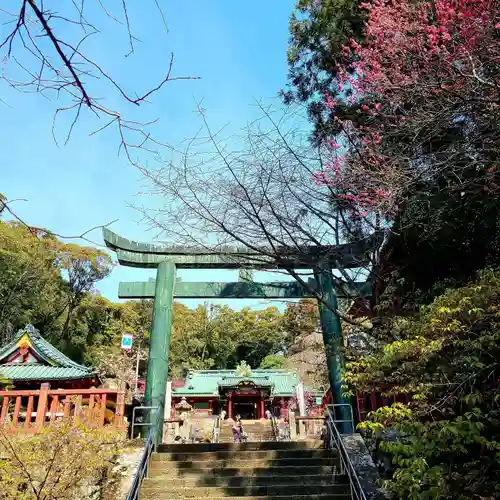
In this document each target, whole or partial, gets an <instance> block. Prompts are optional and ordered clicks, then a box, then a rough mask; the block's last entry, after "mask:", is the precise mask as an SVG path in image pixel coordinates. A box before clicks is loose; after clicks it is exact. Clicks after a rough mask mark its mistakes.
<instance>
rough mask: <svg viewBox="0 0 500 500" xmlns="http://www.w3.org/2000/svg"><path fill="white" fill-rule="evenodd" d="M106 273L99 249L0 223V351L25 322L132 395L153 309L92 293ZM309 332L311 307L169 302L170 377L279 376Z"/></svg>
mask: <svg viewBox="0 0 500 500" xmlns="http://www.w3.org/2000/svg"><path fill="white" fill-rule="evenodd" d="M111 269H112V266H111V261H110V259H109V257H108V255H107V254H105V253H103V252H102V251H100V250H97V249H93V248H88V247H83V246H79V245H76V244H66V243H63V242H60V241H58V240H57V238H55V237H54V236H52V235H51V233H50V232H48V231H43V230H29V229H28V228H26V226H24V225H21V224H17V223H12V222H2V221H0V335H1V336H2V337H0V344H4V343H6V342H7V341H9V340H10V338H11V337H12V334H13V333H14V332H15V331H17V329H19V328H21V327H23V326H24V325H26V324H27V323H32V324H34V325H35V326H36V327H37V328H38V329H39V330H40V331H41V332H42V334H43V335H44V336H45V337H46V338H47V339H48V340H49V341H50V342H52V343H53V344H54V345H55V346H56V347H58V348H59V349H61V350H62V351H63V352H64V353H65V354H67V355H68V356H69V357H71V358H72V359H73V360H75V361H76V362H78V363H82V364H85V365H89V366H93V367H96V368H97V369H98V371H99V372H100V374H101V376H102V378H104V379H108V378H112V379H114V381H115V383H117V384H118V386H120V387H121V388H122V389H125V390H129V395H130V391H131V390H133V389H134V386H135V383H134V381H135V374H136V364H137V360H139V376H144V374H145V373H146V369H147V353H148V348H149V335H150V331H151V322H152V312H153V311H152V302H151V301H128V302H120V303H114V302H111V301H110V300H108V299H106V298H104V297H102V296H100V295H99V294H98V293H96V288H97V286H98V283H99V281H100V280H101V279H103V278H104V277H106V276H107V275H108V274H109V273H110V272H111ZM316 327H317V307H316V304H315V302H314V301H310V300H309V301H300V302H299V303H297V304H295V303H290V304H289V305H288V306H287V308H286V311H285V313H284V314H283V313H281V312H280V311H279V310H278V309H277V308H276V307H268V308H266V309H263V310H251V309H249V308H244V309H242V310H241V311H234V310H232V309H230V308H229V307H227V306H207V305H204V306H199V307H197V308H196V309H194V310H191V309H188V308H187V307H186V306H184V305H182V304H178V303H175V304H174V314H173V332H172V340H171V349H170V356H169V369H170V375H171V376H172V377H182V376H183V375H184V374H185V372H186V370H187V369H190V368H191V369H209V368H218V369H224V368H228V369H229V368H234V367H235V366H236V365H238V363H240V362H241V361H243V360H244V361H246V362H247V363H248V365H249V366H250V367H252V368H257V367H259V366H261V365H262V363H264V365H263V366H268V367H270V368H271V367H277V366H279V367H282V366H284V358H283V356H278V354H280V353H287V352H288V351H289V350H290V347H291V346H292V344H294V343H295V341H296V339H297V338H298V337H300V336H304V335H308V334H309V333H310V332H313V331H314V330H315V329H316ZM123 333H129V334H132V335H133V337H134V341H133V349H132V351H131V352H124V351H123V350H122V349H121V348H120V341H121V336H122V334H123ZM115 385H116V384H115Z"/></svg>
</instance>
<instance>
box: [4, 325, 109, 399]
mask: <svg viewBox="0 0 500 500" xmlns="http://www.w3.org/2000/svg"><path fill="white" fill-rule="evenodd" d="M0 378H1V379H5V380H8V381H9V385H11V386H14V388H16V389H20V390H23V389H39V388H40V385H41V384H42V383H48V384H50V387H51V388H52V389H88V388H90V387H97V386H99V385H100V384H101V380H100V379H99V376H98V374H97V373H96V372H95V371H94V370H92V369H91V368H87V367H86V366H82V365H79V364H78V363H75V362H74V361H72V360H71V359H70V358H68V357H67V356H66V355H64V354H63V353H62V352H61V351H59V350H58V349H56V348H55V347H54V346H53V345H52V344H51V343H50V342H48V341H47V340H45V339H44V338H43V337H42V335H41V334H40V332H39V331H38V330H37V329H36V328H35V327H34V326H33V325H26V326H25V327H24V328H23V329H21V330H19V331H18V332H17V334H16V335H15V337H14V339H13V340H12V341H11V342H10V343H8V344H7V345H5V346H4V347H0Z"/></svg>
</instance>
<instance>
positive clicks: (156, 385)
mask: <svg viewBox="0 0 500 500" xmlns="http://www.w3.org/2000/svg"><path fill="white" fill-rule="evenodd" d="M103 233H104V241H105V243H106V246H107V247H108V248H110V249H111V250H113V251H115V252H116V255H117V257H118V262H119V263H120V264H122V265H124V266H130V267H140V268H156V269H157V272H156V280H155V281H153V280H151V281H147V282H132V283H120V285H119V291H118V296H119V297H120V298H122V299H154V309H153V326H152V331H151V342H150V347H149V359H148V371H147V377H146V394H145V401H146V403H145V404H146V405H148V406H158V407H162V408H164V405H165V392H166V384H167V376H168V353H169V347H170V335H171V329H172V310H173V301H174V297H175V298H190V299H192V298H206V299H208V298H217V299H220V298H224V299H229V298H235V299H241V298H252V299H300V298H303V297H313V296H314V295H313V293H312V292H311V290H314V291H316V292H317V293H319V294H320V296H321V297H322V298H323V300H325V301H326V302H327V303H329V304H330V305H331V306H332V308H333V309H337V307H338V304H337V296H339V297H346V296H347V297H353V296H356V297H359V296H369V294H370V292H371V287H370V284H369V283H365V282H362V283H361V282H359V283H355V284H354V287H353V288H354V289H353V290H349V291H348V293H346V291H345V290H344V291H342V292H341V293H339V294H338V295H337V293H336V291H335V285H334V278H333V274H332V268H335V267H338V266H339V265H341V266H342V268H343V269H348V268H356V267H360V266H362V265H363V264H366V262H368V258H369V253H370V252H371V251H372V249H373V248H374V245H375V244H376V241H374V238H370V239H367V240H363V241H359V242H356V243H350V244H345V245H338V246H322V247H318V246H315V247H312V246H311V247H304V248H301V249H300V250H298V249H296V248H293V247H290V248H281V249H280V253H279V256H276V257H274V256H268V255H261V254H259V253H257V252H253V251H251V250H248V249H242V248H235V247H225V248H223V249H220V250H218V251H212V250H207V249H204V248H195V249H189V248H186V247H178V246H165V245H157V244H151V243H138V242H135V241H130V240H128V239H126V238H123V237H121V236H119V235H118V234H116V233H114V232H113V231H111V230H109V229H107V228H104V229H103ZM377 239H378V238H377ZM178 268H179V269H238V270H239V281H237V282H233V283H221V282H212V283H210V282H196V283H193V282H180V281H178V282H176V279H175V274H176V269H178ZM252 269H259V270H275V269H285V270H286V269H313V270H314V276H315V279H309V280H308V286H307V287H303V286H301V284H299V283H298V282H297V281H289V282H269V283H256V282H254V281H253V280H252V273H251V270H252ZM339 292H340V291H339ZM318 307H319V313H320V322H321V329H322V332H323V341H324V344H325V352H326V360H327V365H328V375H329V381H330V385H331V388H332V393H333V396H334V398H335V401H336V402H337V403H341V402H344V397H343V395H342V388H341V376H342V373H341V371H342V367H343V357H342V354H341V347H342V330H341V325H340V318H339V316H338V315H337V314H336V313H334V312H333V311H332V310H331V309H329V308H328V307H326V306H325V305H324V303H323V302H322V301H318Z"/></svg>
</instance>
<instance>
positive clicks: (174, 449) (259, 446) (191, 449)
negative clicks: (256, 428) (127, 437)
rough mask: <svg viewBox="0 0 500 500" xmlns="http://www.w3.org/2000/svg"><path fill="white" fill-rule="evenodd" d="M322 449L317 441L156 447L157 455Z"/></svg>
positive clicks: (320, 442) (321, 444)
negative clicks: (224, 451) (223, 451)
mask: <svg viewBox="0 0 500 500" xmlns="http://www.w3.org/2000/svg"><path fill="white" fill-rule="evenodd" d="M322 447H323V442H322V441H319V440H309V441H267V442H252V441H248V442H246V443H186V444H161V445H159V446H158V448H157V451H158V453H203V452H207V451H222V450H231V451H234V450H241V451H251V450H305V449H312V448H314V449H318V448H322Z"/></svg>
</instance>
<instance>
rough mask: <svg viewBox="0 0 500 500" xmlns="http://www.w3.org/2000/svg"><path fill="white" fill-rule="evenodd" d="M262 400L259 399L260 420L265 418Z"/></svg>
mask: <svg viewBox="0 0 500 500" xmlns="http://www.w3.org/2000/svg"><path fill="white" fill-rule="evenodd" d="M265 412H266V410H265V408H264V398H262V397H261V398H260V418H265V416H266V415H265Z"/></svg>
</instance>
